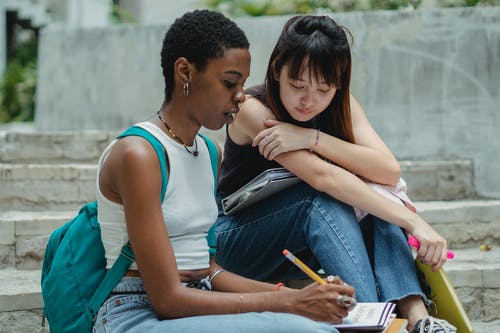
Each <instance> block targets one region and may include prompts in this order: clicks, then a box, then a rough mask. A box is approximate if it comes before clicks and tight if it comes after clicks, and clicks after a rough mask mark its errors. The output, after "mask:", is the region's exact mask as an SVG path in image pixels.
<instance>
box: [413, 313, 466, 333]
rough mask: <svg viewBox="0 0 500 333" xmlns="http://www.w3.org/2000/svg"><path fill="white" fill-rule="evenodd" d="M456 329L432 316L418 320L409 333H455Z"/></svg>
mask: <svg viewBox="0 0 500 333" xmlns="http://www.w3.org/2000/svg"><path fill="white" fill-rule="evenodd" d="M456 332H457V328H456V327H455V326H453V325H451V324H450V323H449V322H447V321H446V320H444V319H438V318H434V317H432V316H428V317H425V318H424V319H420V320H419V321H417V323H416V324H415V327H413V330H412V331H411V333H456Z"/></svg>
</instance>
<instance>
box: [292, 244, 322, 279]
mask: <svg viewBox="0 0 500 333" xmlns="http://www.w3.org/2000/svg"><path fill="white" fill-rule="evenodd" d="M283 254H284V255H285V257H287V258H288V260H290V261H291V262H293V263H294V264H295V266H297V267H298V268H300V269H301V270H302V272H304V273H306V274H307V276H309V277H310V278H311V279H313V280H314V281H316V282H317V283H319V284H326V282H325V280H323V279H322V278H321V277H320V276H319V275H318V274H316V273H314V271H313V270H312V269H310V268H309V267H307V266H306V264H304V263H303V262H302V261H300V259H299V258H297V257H296V256H294V255H293V254H292V253H291V252H290V251H288V250H287V249H285V250H283Z"/></svg>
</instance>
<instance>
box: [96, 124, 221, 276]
mask: <svg viewBox="0 0 500 333" xmlns="http://www.w3.org/2000/svg"><path fill="white" fill-rule="evenodd" d="M136 126H140V127H142V128H144V129H145V130H147V131H148V132H150V133H151V134H152V135H154V136H155V137H156V138H157V139H158V140H159V141H160V142H161V143H162V145H163V146H164V147H165V150H166V151H167V155H168V163H169V166H170V170H169V173H168V184H167V191H166V193H165V199H164V200H163V202H162V204H161V206H162V211H163V219H164V220H165V225H166V227H167V230H168V233H169V236H170V242H171V243H172V247H173V249H174V253H175V258H176V261H177V268H178V269H179V270H192V269H201V268H207V267H208V261H209V254H208V244H207V240H206V235H207V231H208V229H209V228H210V227H211V226H212V224H213V223H215V220H216V219H217V204H216V202H215V198H214V177H213V173H212V167H211V162H210V154H209V152H208V148H207V146H206V144H205V140H203V138H201V137H199V136H196V139H195V140H196V141H197V143H198V152H199V154H198V156H197V157H194V156H193V155H192V154H189V153H188V152H187V151H186V149H185V148H184V146H183V145H181V144H179V143H178V142H176V141H175V140H173V139H172V138H170V137H169V136H168V135H167V134H165V132H163V131H162V130H161V129H160V128H158V127H157V126H156V125H154V124H153V123H150V122H142V123H139V124H136ZM116 142H117V140H114V141H113V142H111V143H110V144H109V146H108V147H107V148H106V149H105V150H104V152H103V153H102V155H101V158H100V160H99V165H98V174H97V208H98V214H97V216H98V218H97V219H98V221H99V224H100V226H101V238H102V243H103V245H104V250H105V254H106V260H107V264H106V268H111V266H112V265H113V264H114V262H115V260H116V258H117V257H118V255H119V253H120V250H121V248H122V246H123V245H124V244H125V243H126V242H127V241H128V234H127V225H126V223H125V214H124V210H123V205H121V204H118V203H115V202H112V201H111V200H109V199H107V198H106V197H105V196H104V195H103V194H102V192H101V190H100V188H99V171H100V170H101V167H102V165H103V163H104V161H105V160H106V158H107V156H108V155H109V152H110V151H111V149H112V148H113V146H114V144H115V143H116ZM130 269H135V270H137V265H136V263H135V262H134V263H132V265H131V266H130Z"/></svg>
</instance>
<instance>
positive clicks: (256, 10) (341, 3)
mask: <svg viewBox="0 0 500 333" xmlns="http://www.w3.org/2000/svg"><path fill="white" fill-rule="evenodd" d="M204 2H205V3H206V4H207V6H208V7H209V8H211V9H214V10H217V11H220V12H223V13H226V14H228V15H230V16H233V17H238V16H264V15H287V14H308V13H316V14H321V13H326V12H347V11H354V10H378V9H381V10H382V9H383V10H396V9H404V8H407V9H416V8H418V7H420V5H421V4H422V0H205V1H204ZM434 5H435V6H436V7H458V6H488V5H500V0H434Z"/></svg>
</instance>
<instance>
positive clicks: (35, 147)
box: [0, 130, 500, 333]
mask: <svg viewBox="0 0 500 333" xmlns="http://www.w3.org/2000/svg"><path fill="white" fill-rule="evenodd" d="M116 134H117V133H108V132H102V131H85V132H50V133H40V132H16V131H13V130H9V131H4V132H0V281H1V282H2V283H1V285H2V288H0V322H1V323H2V325H1V327H0V333H1V332H33V331H35V330H38V328H39V327H40V325H41V322H42V319H41V311H42V310H41V309H42V307H43V302H42V299H41V294H40V267H41V262H42V259H43V252H44V249H45V245H46V242H47V240H48V236H49V235H50V233H51V232H52V230H53V229H55V228H56V227H58V226H60V225H62V224H64V223H65V222H66V221H68V220H70V219H71V218H72V217H73V216H74V215H75V214H76V212H77V210H78V208H79V207H80V206H81V205H82V204H83V203H85V202H87V201H91V200H94V199H95V176H96V162H97V159H98V157H99V155H100V153H101V151H102V150H103V149H104V147H105V146H106V145H107V143H108V142H109V141H111V140H112V139H113V138H114V136H115V135H116ZM217 139H218V140H221V137H220V136H219V137H218V138H217ZM401 166H402V170H403V177H404V178H405V179H406V181H407V183H408V184H409V192H410V193H409V194H410V197H411V198H413V199H414V200H415V201H416V206H417V208H418V210H419V211H420V213H421V215H422V216H423V217H424V219H426V220H427V221H429V222H430V223H431V224H432V225H433V226H434V227H435V228H436V229H437V230H438V231H439V232H440V233H441V234H442V235H443V236H445V237H446V238H447V239H448V243H449V245H450V248H452V249H453V250H454V251H455V253H456V259H455V260H452V261H449V262H448V263H447V264H446V266H445V268H446V271H447V272H448V275H449V276H450V278H451V280H452V281H453V283H454V285H455V287H456V289H457V291H458V293H459V295H460V297H461V299H462V302H463V304H464V307H465V308H466V310H467V312H468V314H469V316H470V318H471V320H473V321H474V325H475V327H476V332H496V331H498V332H500V313H499V312H498V310H497V309H498V308H497V307H498V306H500V279H498V275H499V273H500V248H499V247H498V246H499V245H500V200H494V199H487V198H479V197H478V196H477V195H476V192H475V189H474V183H473V166H472V162H471V161H469V160H459V159H457V160H447V161H402V162H401ZM482 244H487V245H488V246H489V247H491V250H490V251H480V246H481V245H482Z"/></svg>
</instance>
